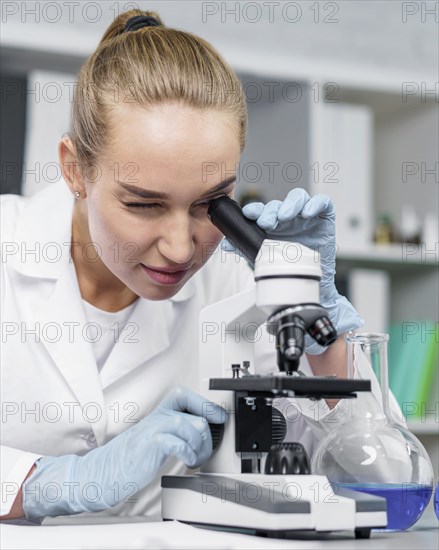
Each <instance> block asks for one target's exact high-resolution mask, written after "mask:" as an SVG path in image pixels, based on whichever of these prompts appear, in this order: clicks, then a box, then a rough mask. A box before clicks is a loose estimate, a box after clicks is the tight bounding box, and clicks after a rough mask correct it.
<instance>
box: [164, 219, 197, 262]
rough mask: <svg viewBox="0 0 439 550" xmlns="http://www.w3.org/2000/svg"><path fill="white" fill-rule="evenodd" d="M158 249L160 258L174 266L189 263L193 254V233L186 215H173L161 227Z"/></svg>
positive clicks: (190, 222)
mask: <svg viewBox="0 0 439 550" xmlns="http://www.w3.org/2000/svg"><path fill="white" fill-rule="evenodd" d="M158 249H159V252H160V254H161V255H162V256H164V257H165V258H166V259H167V260H169V261H171V262H172V263H175V264H187V263H190V261H191V259H192V257H193V255H194V252H195V243H194V232H193V227H192V221H191V219H190V217H189V216H188V215H184V214H173V216H171V217H170V219H169V220H168V222H167V223H166V224H164V225H163V232H162V235H161V238H160V239H159V243H158Z"/></svg>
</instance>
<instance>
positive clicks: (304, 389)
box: [209, 376, 371, 399]
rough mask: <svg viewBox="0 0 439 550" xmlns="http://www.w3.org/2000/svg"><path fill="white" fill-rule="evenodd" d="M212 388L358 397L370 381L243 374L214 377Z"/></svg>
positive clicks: (310, 396)
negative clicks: (239, 375)
mask: <svg viewBox="0 0 439 550" xmlns="http://www.w3.org/2000/svg"><path fill="white" fill-rule="evenodd" d="M209 389H211V390H228V391H236V392H250V393H252V394H256V393H262V394H265V395H267V394H270V395H271V396H274V397H308V398H315V399H324V398H332V397H343V398H355V397H357V395H356V393H355V392H357V391H361V392H363V391H370V390H371V386H370V380H350V379H341V378H340V379H337V378H332V377H331V378H320V377H302V376H243V377H242V378H211V379H210V381H209Z"/></svg>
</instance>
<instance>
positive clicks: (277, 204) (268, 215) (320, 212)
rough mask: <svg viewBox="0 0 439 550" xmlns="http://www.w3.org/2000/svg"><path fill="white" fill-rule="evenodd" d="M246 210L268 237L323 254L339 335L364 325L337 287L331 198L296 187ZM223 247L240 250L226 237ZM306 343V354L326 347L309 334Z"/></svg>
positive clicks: (326, 292)
mask: <svg viewBox="0 0 439 550" xmlns="http://www.w3.org/2000/svg"><path fill="white" fill-rule="evenodd" d="M242 212H243V214H244V216H246V217H247V218H249V219H250V220H255V221H256V223H257V224H258V225H259V227H261V228H262V229H264V230H265V231H266V232H267V238H270V239H274V240H284V241H291V242H297V243H299V244H302V245H304V246H306V247H308V248H311V249H312V250H316V251H317V252H319V253H320V264H321V268H322V279H321V281H320V303H321V304H322V305H323V306H324V307H325V308H326V309H327V310H328V313H329V318H330V319H331V321H332V323H333V324H334V326H335V328H336V330H337V333H338V334H343V333H345V332H349V331H350V330H355V329H357V328H359V327H361V326H362V325H363V324H364V321H363V319H361V317H360V316H359V315H358V313H357V312H356V311H355V309H354V307H353V306H352V304H350V303H349V302H348V301H347V300H346V298H345V297H344V296H340V294H339V293H338V292H337V289H336V287H335V282H334V277H335V258H336V250H337V248H336V242H335V211H334V206H333V204H332V201H331V199H330V197H328V196H326V195H315V196H314V197H312V198H311V197H310V196H309V195H308V193H307V192H306V191H305V190H304V189H293V190H292V191H290V192H289V193H288V195H287V197H286V198H285V200H284V201H279V200H273V201H270V202H268V203H267V204H265V205H264V204H263V203H261V202H255V203H250V204H247V205H245V206H244V207H243V209H242ZM221 248H222V249H223V250H226V251H228V252H232V251H233V252H236V248H235V247H234V246H233V244H232V243H231V242H230V241H228V240H227V239H224V240H223V242H222V243H221ZM305 344H306V347H305V351H306V353H310V354H311V355H319V354H320V353H323V352H324V351H325V349H326V348H323V347H322V346H319V345H318V344H317V343H316V342H314V340H312V339H311V338H310V337H309V336H308V335H307V336H306V338H305Z"/></svg>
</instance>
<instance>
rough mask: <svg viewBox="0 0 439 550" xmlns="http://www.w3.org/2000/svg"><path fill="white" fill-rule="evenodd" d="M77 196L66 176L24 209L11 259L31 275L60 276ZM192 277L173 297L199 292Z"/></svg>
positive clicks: (67, 256) (66, 258) (67, 258)
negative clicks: (15, 250)
mask: <svg viewBox="0 0 439 550" xmlns="http://www.w3.org/2000/svg"><path fill="white" fill-rule="evenodd" d="M73 204H74V198H73V196H72V194H71V193H70V190H69V188H68V186H67V184H66V183H65V181H64V180H63V179H61V180H60V181H58V182H56V183H52V184H49V185H47V187H45V188H44V189H43V190H42V191H40V192H38V193H36V194H35V195H34V196H32V197H31V198H30V199H27V203H26V205H25V206H24V208H23V210H22V211H21V213H20V217H19V220H18V222H17V229H16V233H15V239H14V241H15V243H16V244H17V245H18V253H17V254H15V255H13V256H11V257H10V259H9V260H8V261H10V262H11V265H12V267H13V268H14V269H15V270H16V271H18V272H19V273H21V274H22V275H26V276H28V277H37V278H45V279H58V278H59V277H60V276H61V274H62V273H63V272H64V270H65V268H66V266H67V264H69V263H71V262H72V261H73V260H72V258H71V255H70V247H71V241H72V214H73ZM195 289H196V288H195V282H194V280H193V278H192V279H189V281H188V282H187V283H186V284H185V286H184V287H183V288H182V289H181V290H180V291H179V292H178V293H177V294H176V295H175V296H173V297H172V298H170V300H171V301H175V302H181V301H184V300H188V299H189V298H191V297H192V296H193V295H194V293H195Z"/></svg>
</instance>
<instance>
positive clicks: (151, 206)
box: [84, 104, 240, 300]
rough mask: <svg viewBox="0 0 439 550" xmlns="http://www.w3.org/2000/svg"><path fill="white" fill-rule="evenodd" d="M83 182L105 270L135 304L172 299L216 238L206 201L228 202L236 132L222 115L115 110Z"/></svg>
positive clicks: (177, 108)
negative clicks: (92, 172) (102, 148)
mask: <svg viewBox="0 0 439 550" xmlns="http://www.w3.org/2000/svg"><path fill="white" fill-rule="evenodd" d="M112 121H113V122H112V125H113V126H112V130H111V143H110V144H109V145H108V147H107V149H106V151H105V152H104V154H103V155H102V156H101V157H100V159H99V161H98V163H97V170H96V176H94V177H88V178H86V180H87V181H86V182H85V192H86V199H85V201H84V203H85V205H84V206H85V207H86V211H87V218H88V229H89V233H90V237H91V240H92V242H93V243H94V245H95V248H96V251H97V253H98V254H99V257H100V259H101V260H102V262H103V263H104V264H105V266H106V267H107V268H108V269H109V270H110V271H111V272H112V273H113V274H114V275H115V276H116V277H117V278H118V279H119V280H120V281H121V282H122V283H124V284H125V285H126V286H127V287H128V288H129V289H131V290H132V291H133V292H134V293H135V294H137V295H138V296H142V297H143V298H147V299H149V300H164V299H166V298H170V297H172V296H173V295H175V294H176V293H177V292H178V291H179V290H180V289H181V288H182V287H183V286H184V284H185V283H186V282H187V281H188V280H189V279H190V277H192V275H194V274H195V273H196V272H197V271H198V270H199V269H200V268H201V267H202V266H203V265H204V264H205V263H206V261H207V260H208V257H209V255H211V253H212V252H213V250H214V249H215V248H216V246H217V245H218V243H219V241H220V240H221V238H222V235H221V233H220V232H219V231H218V230H217V229H216V228H215V227H214V226H213V225H212V223H211V222H210V221H209V219H208V217H207V209H208V201H209V200H211V199H213V198H215V197H218V196H220V195H224V194H227V195H232V193H233V190H234V180H235V178H236V171H237V168H238V162H239V156H240V145H239V139H238V129H237V127H236V125H234V124H233V120H232V119H231V118H230V116H229V115H227V114H225V113H220V112H216V111H213V110H204V111H199V110H195V109H193V108H191V107H188V106H184V105H177V104H167V105H161V106H157V107H154V108H151V109H144V108H140V107H138V106H134V105H125V106H123V108H118V110H117V111H116V112H115V113H114V115H113V118H112Z"/></svg>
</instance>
